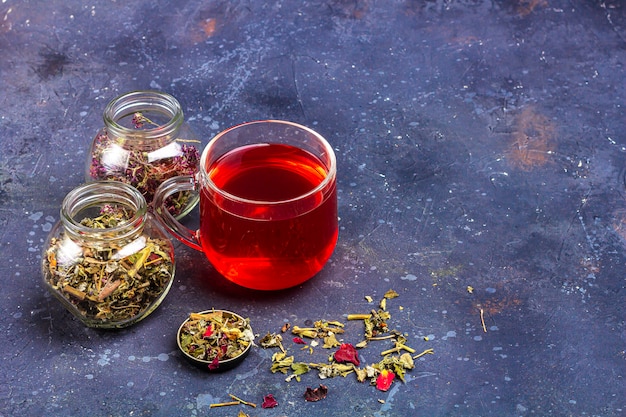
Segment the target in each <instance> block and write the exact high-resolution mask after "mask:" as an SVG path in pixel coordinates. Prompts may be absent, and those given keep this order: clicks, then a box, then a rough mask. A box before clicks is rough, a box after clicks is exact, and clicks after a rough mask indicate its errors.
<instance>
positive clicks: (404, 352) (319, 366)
mask: <svg viewBox="0 0 626 417" xmlns="http://www.w3.org/2000/svg"><path fill="white" fill-rule="evenodd" d="M397 296H398V294H397V293H396V292H395V291H393V290H390V291H387V292H386V293H385V296H384V299H385V300H390V299H393V298H396V297H397ZM379 307H381V308H379V309H378V310H372V311H371V313H369V314H349V315H347V319H348V320H362V321H363V323H364V336H365V338H364V340H363V341H361V342H360V343H357V344H356V345H352V344H350V343H342V342H341V341H340V340H338V339H337V337H336V334H341V333H344V325H343V323H341V322H337V321H330V322H329V321H324V320H319V321H316V322H315V323H314V327H306V328H301V327H299V326H293V328H292V333H293V334H295V335H297V337H307V338H310V339H313V340H312V341H311V342H310V345H311V346H313V345H314V343H316V339H322V340H323V341H324V344H323V345H322V347H323V348H325V349H333V348H336V347H339V349H337V350H336V351H335V352H334V353H333V354H332V355H330V356H329V357H328V362H327V363H311V362H298V361H296V360H295V357H294V356H289V355H288V354H287V351H285V350H284V349H283V350H282V351H281V352H276V353H275V354H274V355H273V356H272V367H271V371H272V373H276V372H281V373H284V374H290V375H288V376H287V378H286V381H291V380H293V379H295V380H296V381H300V380H301V375H304V374H306V373H309V372H310V371H311V370H316V371H317V373H318V377H319V378H320V379H326V378H333V377H338V376H342V377H346V376H348V375H349V374H351V373H354V374H355V375H356V379H357V381H358V382H365V381H367V380H370V381H371V384H372V385H373V386H376V387H377V388H378V389H381V390H383V391H386V390H388V389H389V388H390V387H391V385H392V384H393V381H394V380H395V379H396V378H397V379H399V380H400V381H402V382H404V381H405V378H404V377H405V373H406V372H407V371H410V370H411V369H413V368H414V367H415V363H414V359H417V358H419V357H421V356H424V355H426V354H432V353H434V351H433V350H432V349H427V350H425V351H424V352H422V353H420V354H418V355H415V356H412V354H413V353H415V349H413V348H412V347H410V346H408V344H407V338H406V335H404V334H402V333H401V332H399V331H397V330H393V329H389V326H388V325H387V321H388V320H389V319H391V314H390V313H389V312H388V311H386V310H384V309H383V308H382V307H386V303H382V304H379ZM294 340H295V339H294ZM303 341H304V340H303ZM379 341H391V342H393V347H391V348H389V349H386V350H382V351H381V352H380V354H381V356H382V359H381V360H380V361H379V362H377V363H373V364H370V365H366V366H365V367H364V368H360V367H359V366H360V365H361V360H360V358H359V354H358V351H357V348H366V347H369V346H370V345H371V344H372V343H376V342H379ZM370 342H372V343H370ZM261 346H262V347H280V348H282V345H281V344H279V343H276V335H275V334H271V333H268V335H266V336H265V337H264V338H263V339H262V342H261ZM305 348H306V347H305ZM309 350H310V352H311V353H312V348H310V347H309ZM313 392H314V390H310V392H309V395H313V394H312V393H313ZM312 398H313V397H312Z"/></svg>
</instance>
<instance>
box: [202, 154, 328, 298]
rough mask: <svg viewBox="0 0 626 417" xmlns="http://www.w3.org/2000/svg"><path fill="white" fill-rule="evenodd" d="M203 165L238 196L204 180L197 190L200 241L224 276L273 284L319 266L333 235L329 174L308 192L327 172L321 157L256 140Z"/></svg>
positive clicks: (251, 284) (288, 282)
mask: <svg viewBox="0 0 626 417" xmlns="http://www.w3.org/2000/svg"><path fill="white" fill-rule="evenodd" d="M205 168H206V171H207V173H208V176H209V178H211V180H212V181H213V183H214V184H215V185H216V186H217V187H218V188H219V189H220V190H222V191H224V192H226V193H228V194H230V195H231V196H234V197H237V198H238V199H237V198H235V199H232V198H228V197H227V196H226V197H225V196H223V195H222V194H219V193H217V192H216V191H215V190H212V189H211V188H210V187H208V186H206V185H205V186H203V188H202V192H201V196H200V198H201V201H200V207H201V209H200V210H201V213H200V241H201V242H202V247H203V250H204V252H205V253H206V255H207V257H208V259H209V260H210V261H211V263H212V264H213V266H214V267H215V268H216V269H217V270H218V271H219V272H220V273H221V274H222V275H224V276H225V277H226V278H228V279H229V280H231V281H233V282H235V283H237V284H239V285H242V286H244V287H248V288H254V289H260V290H275V289H282V288H289V287H293V286H294V285H297V284H300V283H302V282H304V281H306V280H307V279H309V278H311V277H312V276H313V275H315V274H316V273H317V272H319V271H320V270H321V269H322V267H323V266H324V264H325V263H326V261H327V260H328V258H330V256H331V254H332V252H333V250H334V248H335V244H336V242H337V235H338V224H337V194H336V192H337V191H336V180H335V179H334V178H333V181H332V182H331V183H329V185H328V186H327V187H324V189H323V190H319V191H316V192H314V193H313V192H312V191H313V190H314V189H315V188H316V187H318V186H319V185H320V184H321V183H322V182H323V181H324V179H325V178H326V176H327V169H326V167H325V166H324V165H323V163H322V162H321V161H320V160H319V159H318V158H316V157H315V156H314V155H312V154H310V153H308V152H306V151H304V150H301V149H298V148H295V147H292V146H289V145H280V144H258V145H249V146H244V147H241V148H237V149H235V150H233V151H230V152H229V153H227V154H226V155H224V156H223V157H221V158H220V159H218V160H217V161H216V162H214V163H213V164H212V165H211V166H210V167H205ZM302 196H305V197H302ZM241 199H244V201H242V200H241ZM234 200H235V201H234Z"/></svg>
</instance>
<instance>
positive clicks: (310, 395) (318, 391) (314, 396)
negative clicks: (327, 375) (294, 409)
mask: <svg viewBox="0 0 626 417" xmlns="http://www.w3.org/2000/svg"><path fill="white" fill-rule="evenodd" d="M327 394H328V388H327V387H326V385H322V384H320V386H319V387H318V388H315V389H311V388H310V387H309V388H307V389H306V391H305V393H304V399H305V400H307V401H319V400H323V399H324V398H326V395H327Z"/></svg>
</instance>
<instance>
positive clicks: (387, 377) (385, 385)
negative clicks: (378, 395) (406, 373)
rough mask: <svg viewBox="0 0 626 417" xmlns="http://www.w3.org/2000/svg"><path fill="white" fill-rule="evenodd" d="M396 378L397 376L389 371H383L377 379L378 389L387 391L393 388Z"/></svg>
mask: <svg viewBox="0 0 626 417" xmlns="http://www.w3.org/2000/svg"><path fill="white" fill-rule="evenodd" d="M395 377H396V374H394V373H393V372H391V371H389V370H387V369H383V370H382V371H381V372H380V374H379V375H378V377H377V378H376V388H378V389H379V390H381V391H387V390H388V389H389V387H391V384H392V383H393V379H394V378H395Z"/></svg>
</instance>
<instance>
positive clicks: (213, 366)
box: [209, 356, 220, 371]
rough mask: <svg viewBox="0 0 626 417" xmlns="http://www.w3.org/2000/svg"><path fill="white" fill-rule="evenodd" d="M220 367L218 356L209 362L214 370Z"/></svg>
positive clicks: (210, 367)
mask: <svg viewBox="0 0 626 417" xmlns="http://www.w3.org/2000/svg"><path fill="white" fill-rule="evenodd" d="M219 367H220V358H219V357H217V356H216V357H215V359H213V360H212V361H211V363H210V364H209V369H210V370H212V371H214V370H216V369H218V368H219Z"/></svg>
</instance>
